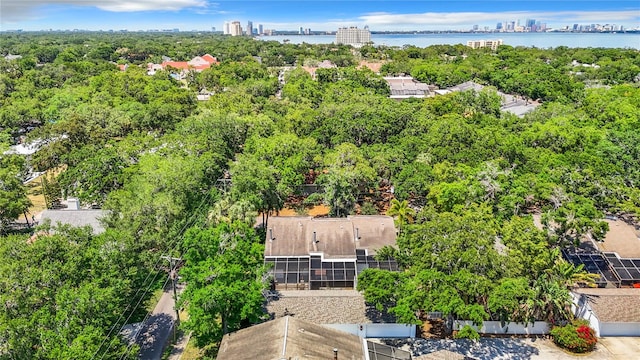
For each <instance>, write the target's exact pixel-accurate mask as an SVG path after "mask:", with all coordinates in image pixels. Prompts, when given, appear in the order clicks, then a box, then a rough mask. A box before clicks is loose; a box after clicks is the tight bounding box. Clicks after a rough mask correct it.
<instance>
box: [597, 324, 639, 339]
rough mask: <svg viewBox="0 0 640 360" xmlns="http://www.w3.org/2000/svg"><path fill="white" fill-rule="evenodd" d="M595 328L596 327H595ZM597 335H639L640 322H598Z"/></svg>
mask: <svg viewBox="0 0 640 360" xmlns="http://www.w3.org/2000/svg"><path fill="white" fill-rule="evenodd" d="M596 329H597V328H596ZM599 329H600V335H599V336H640V323H637V322H636V323H611V322H601V323H600V327H599Z"/></svg>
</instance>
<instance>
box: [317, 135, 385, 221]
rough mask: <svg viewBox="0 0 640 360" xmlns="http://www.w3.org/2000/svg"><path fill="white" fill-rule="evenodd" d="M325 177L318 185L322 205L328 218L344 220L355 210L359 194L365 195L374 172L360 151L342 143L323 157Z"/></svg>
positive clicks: (373, 177) (370, 185)
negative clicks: (328, 209) (322, 201)
mask: <svg viewBox="0 0 640 360" xmlns="http://www.w3.org/2000/svg"><path fill="white" fill-rule="evenodd" d="M325 164H326V166H327V173H326V174H323V175H322V176H321V177H320V179H319V181H320V183H321V184H322V185H323V187H324V202H325V204H326V205H327V206H329V208H330V214H331V216H338V217H340V216H342V217H344V216H347V215H349V214H350V213H351V211H352V210H353V209H354V207H355V204H356V200H357V196H358V194H359V193H364V192H368V191H369V189H370V188H371V187H372V185H373V183H374V180H375V177H376V176H375V172H374V170H373V169H372V168H371V166H370V164H369V161H367V160H366V159H365V158H364V156H363V155H362V153H361V151H360V149H359V148H358V147H356V146H355V145H353V144H349V143H344V144H341V145H339V146H336V148H335V149H334V150H333V151H331V152H329V153H328V154H327V155H326V156H325Z"/></svg>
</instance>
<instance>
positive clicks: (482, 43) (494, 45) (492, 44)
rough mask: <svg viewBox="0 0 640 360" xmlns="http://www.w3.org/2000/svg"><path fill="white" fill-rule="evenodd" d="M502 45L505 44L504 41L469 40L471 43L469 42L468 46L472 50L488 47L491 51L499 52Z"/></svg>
mask: <svg viewBox="0 0 640 360" xmlns="http://www.w3.org/2000/svg"><path fill="white" fill-rule="evenodd" d="M502 44H503V41H502V39H498V40H469V41H467V46H468V47H470V48H472V49H479V48H484V47H488V48H491V50H493V51H496V50H498V46H500V45H502Z"/></svg>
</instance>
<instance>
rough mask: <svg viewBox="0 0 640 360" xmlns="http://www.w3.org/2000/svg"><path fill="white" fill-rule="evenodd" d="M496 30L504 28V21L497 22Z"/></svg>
mask: <svg viewBox="0 0 640 360" xmlns="http://www.w3.org/2000/svg"><path fill="white" fill-rule="evenodd" d="M496 30H502V23H501V22H499V23H497V24H496Z"/></svg>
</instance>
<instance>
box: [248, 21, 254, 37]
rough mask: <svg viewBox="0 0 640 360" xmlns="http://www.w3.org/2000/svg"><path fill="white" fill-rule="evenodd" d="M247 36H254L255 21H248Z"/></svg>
mask: <svg viewBox="0 0 640 360" xmlns="http://www.w3.org/2000/svg"><path fill="white" fill-rule="evenodd" d="M247 35H249V36H251V35H253V21H247Z"/></svg>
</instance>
